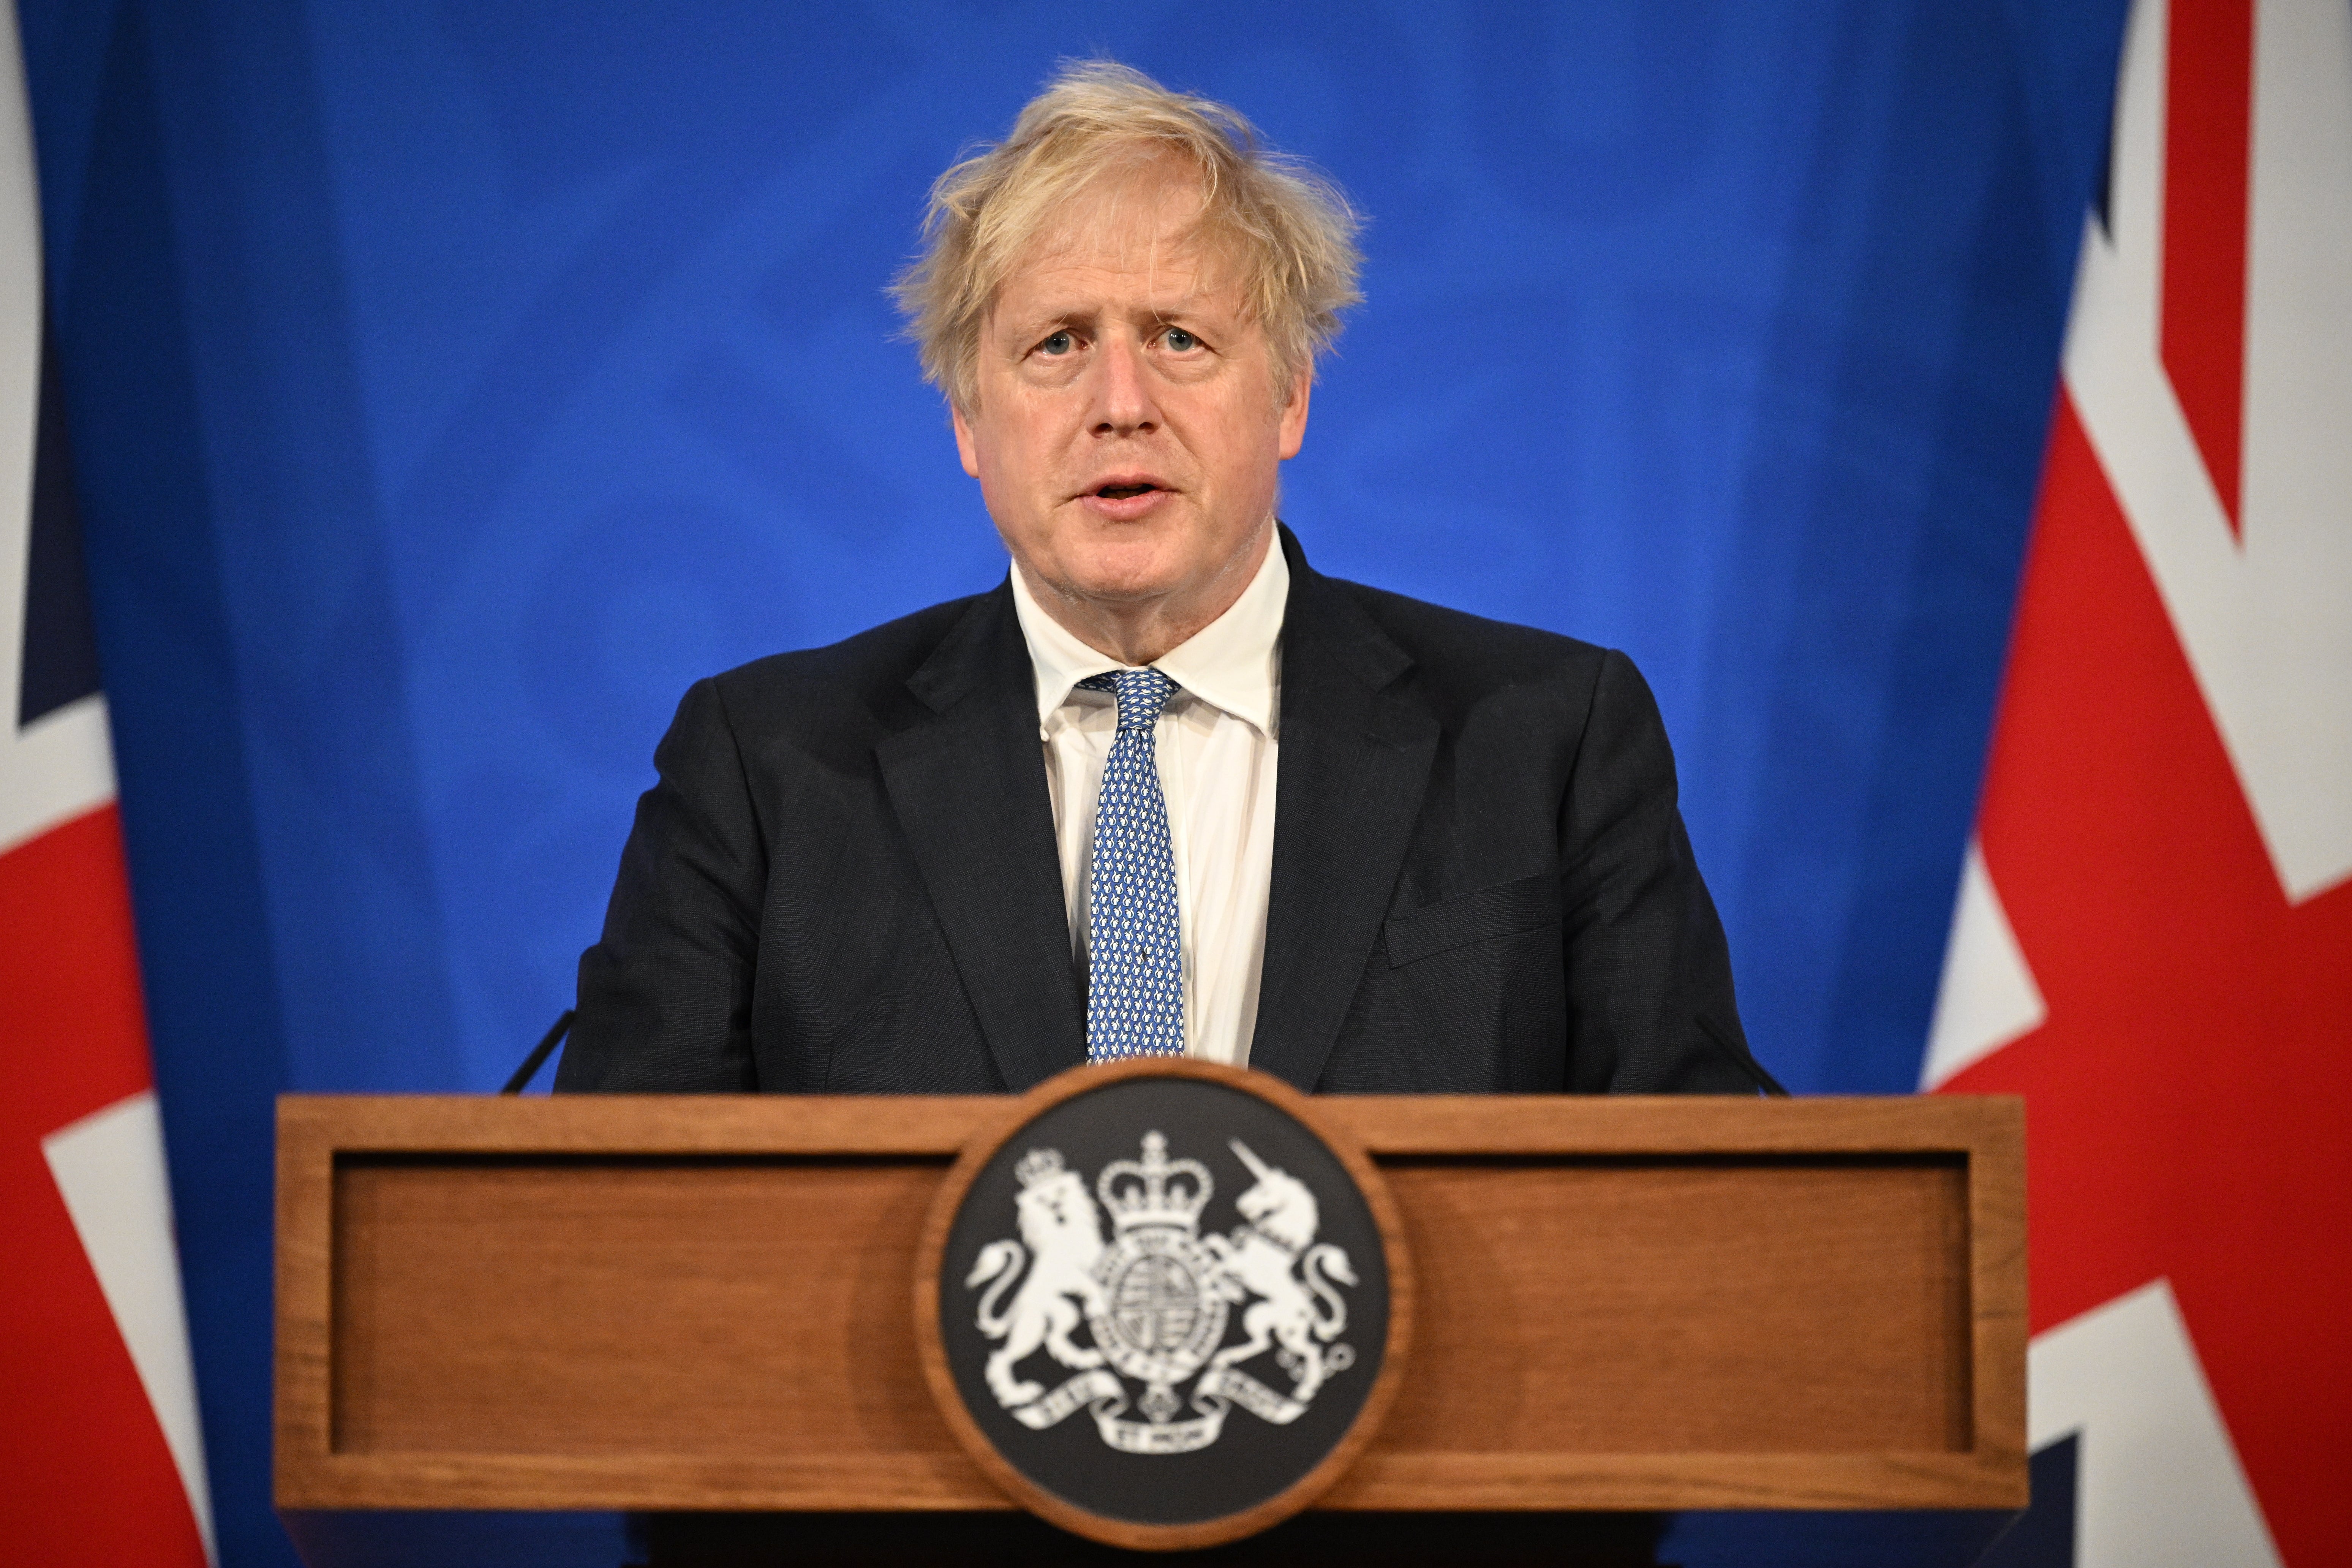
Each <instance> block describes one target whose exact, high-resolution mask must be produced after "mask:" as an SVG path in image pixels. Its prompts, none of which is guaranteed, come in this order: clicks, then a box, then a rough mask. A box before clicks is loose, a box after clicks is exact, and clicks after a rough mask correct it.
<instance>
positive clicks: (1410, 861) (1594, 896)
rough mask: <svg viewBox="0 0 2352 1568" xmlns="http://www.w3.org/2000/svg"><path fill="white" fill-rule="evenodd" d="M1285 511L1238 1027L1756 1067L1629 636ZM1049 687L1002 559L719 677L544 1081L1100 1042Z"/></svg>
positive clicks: (1032, 1071) (1039, 1064)
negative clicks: (1378, 581)
mask: <svg viewBox="0 0 2352 1568" xmlns="http://www.w3.org/2000/svg"><path fill="white" fill-rule="evenodd" d="M1282 548H1283V549H1284V550H1285V551H1286V552H1287V553H1288V556H1289V564H1290V575H1291V586H1290V599H1289V605H1288V608H1287V610H1286V616H1285V619H1284V624H1283V634H1282V637H1283V652H1282V700H1281V710H1280V720H1279V721H1280V725H1281V752H1280V763H1279V766H1280V770H1281V771H1280V773H1279V775H1278V778H1277V781H1276V812H1277V816H1276V825H1275V837H1274V879H1273V888H1272V892H1271V895H1270V898H1269V901H1268V907H1267V911H1266V939H1265V972H1264V977H1263V980H1262V983H1261V986H1260V1002H1259V1006H1258V1019H1257V1032H1256V1038H1255V1044H1254V1045H1253V1047H1252V1049H1251V1053H1250V1061H1251V1065H1252V1066H1253V1067H1256V1068H1263V1069H1265V1071H1268V1072H1272V1073H1275V1074H1277V1075H1278V1076H1280V1077H1282V1078H1285V1079H1288V1080H1289V1081H1290V1082H1291V1083H1293V1084H1295V1085H1297V1087H1299V1088H1301V1089H1321V1090H1328V1091H1339V1092H1402V1091H1444V1092H1461V1091H1500V1092H1511V1093H1529V1092H1545V1091H1558V1090H1563V1089H1567V1090H1581V1091H1604V1090H1605V1091H1615V1092H1621V1093H1649V1092H1658V1091H1664V1090H1696V1091H1719V1092H1737V1093H1748V1094H1752V1093H1754V1092H1755V1090H1756V1089H1757V1087H1758V1085H1759V1082H1760V1081H1762V1080H1761V1078H1760V1075H1759V1073H1758V1071H1757V1069H1756V1068H1755V1067H1754V1064H1753V1061H1752V1058H1750V1057H1749V1056H1748V1047H1747V1045H1746V1042H1745V1040H1744V1038H1743V1037H1742V1036H1741V1033H1740V1028H1739V1018H1738V1010H1737V1008H1736V1006H1735V1005H1734V1003H1733V1000H1732V987H1731V964H1730V959H1729V956H1728V954H1727V952H1726V950H1725V946H1724V940H1723V929H1722V926H1721V925H1720V923H1719V922H1718V921H1717V918H1716V913H1715V906H1714V903H1713V901H1712V900H1709V899H1708V897H1707V893H1706V885H1705V884H1704V883H1703V882H1701V881H1700V879H1699V874H1698V868H1697V867H1696V865H1694V864H1693V863H1692V859H1691V850H1690V843H1689V840H1688V839H1687V838H1686V837H1685V835H1684V832H1683V825H1682V817H1681V814H1680V812H1679V811H1678V810H1677V808H1676V806H1675V772H1674V757H1673V754H1672V752H1670V751H1669V750H1668V748H1667V744H1666V736H1665V731H1664V727H1663V725H1662V724H1661V723H1660V722H1659V719H1658V712H1657V707H1656V704H1655V703H1654V701H1653V700H1652V699H1651V696H1650V692H1649V689H1648V688H1647V687H1646V686H1644V685H1643V681H1642V678H1641V676H1640V675H1639V674H1638V673H1636V672H1635V670H1634V668H1633V665H1632V663H1630V662H1629V661H1628V660H1627V659H1626V658H1625V657H1624V656H1623V655H1622V654H1618V653H1613V652H1610V651H1608V650H1605V649H1602V648H1598V647H1592V646H1591V645H1590V644H1586V643H1580V642H1577V641H1574V640H1572V639H1570V638H1568V637H1557V636H1554V635H1552V634H1550V633H1549V632H1540V631H1535V630H1531V629H1529V628H1528V627H1525V626H1507V625H1504V624H1502V623H1499V622H1496V621H1487V620H1481V619H1479V618H1477V617H1475V616H1467V615H1464V614H1461V613H1460V612H1458V611H1454V610H1447V609H1441V608H1438V607H1437V606H1435V605H1425V604H1422V603H1419V602H1418V601H1415V600H1412V599H1407V598H1402V597H1400V596H1399V595H1394V594H1385V593H1381V592H1380V591H1379V590H1377V589H1373V588H1366V587H1362V586H1360V585H1358V584H1353V583H1345V582H1340V581H1339V580H1337V579H1334V578H1328V577H1324V576H1321V575H1319V574H1317V573H1315V572H1314V571H1312V570H1310V569H1309V568H1308V567H1307V562H1306V560H1305V558H1304V557H1303V556H1302V555H1301V554H1300V552H1299V550H1298V543H1297V540H1296V539H1294V538H1292V537H1291V535H1290V533H1289V531H1288V530H1287V529H1286V530H1284V531H1283V534H1282ZM655 761H656V766H657V767H658V769H659V772H660V782H659V783H657V784H656V785H655V786H654V787H653V788H652V789H651V790H649V791H647V792H646V795H645V796H644V798H643V799H642V800H640V801H639V802H638V805H637V818H636V826H635V830H634V831H633V832H632V833H631V834H630V836H629V842H628V847H627V848H626V849H625V851H623V854H622V858H621V872H620V879H619V881H618V883H617V884H616V885H615V887H614V889H613V901H612V906H611V909H610V911H609V912H608V913H607V915H606V916H605V921H604V939H603V940H602V941H601V942H598V943H597V944H596V945H595V946H594V947H592V948H590V949H589V950H588V952H586V953H585V954H584V955H583V957H582V959H581V961H580V1002H579V1019H578V1022H577V1023H576V1024H575V1025H574V1026H573V1029H572V1042H571V1045H570V1047H569V1048H568V1050H567V1051H566V1053H565V1055H564V1058H563V1063H562V1069H561V1071H560V1072H559V1073H558V1075H557V1079H556V1087H557V1088H558V1089H609V1090H687V1091H695V1090H725V1089H770V1090H777V1091H784V1092H793V1093H805V1092H814V1091H817V1090H845V1091H861V1092H895V1093H972V1092H985V1091H990V1090H1003V1089H1026V1088H1027V1087H1029V1086H1030V1085H1031V1084H1034V1083H1035V1082H1037V1081H1038V1080H1040V1079H1044V1078H1046V1077H1048V1076H1050V1075H1051V1074H1053V1073H1055V1072H1058V1071H1060V1070H1061V1069H1062V1068H1067V1067H1073V1066H1076V1064H1077V1063H1079V1062H1081V1061H1083V1060H1084V1059H1085V1058H1086V1006H1085V1002H1084V998H1083V997H1082V995H1081V994H1080V990H1079V985H1078V982H1077V979H1076V971H1075V968H1074V965H1073V963H1072V962H1071V955H1070V937H1069V925H1068V921H1067V919H1066V913H1065V910H1064V906H1063V900H1062V883H1061V872H1060V866H1059V861H1058V859H1057V858H1056V854H1055V838H1054V824H1053V816H1052V808H1051V805H1050V804H1049V800H1048V796H1047V794H1046V781H1045V764H1044V761H1043V758H1042V754H1041V751H1040V748H1039V744H1038V740H1037V710H1036V700H1035V696H1034V678H1033V676H1032V674H1031V672H1030V664H1029V655H1028V649H1027V647H1026V645H1025V644H1024V642H1023V640H1022V636H1021V627H1020V624H1019V621H1018V619H1017V618H1016V616H1015V615H1014V612H1013V595H1012V590H1011V587H1010V586H1009V584H1008V585H1004V586H1000V587H999V588H997V589H996V591H995V592H993V593H990V594H982V595H979V596H978V597H976V598H971V599H960V600H957V601H955V602H953V603H950V604H945V605H935V606H933V607H932V608H930V609H928V610H923V611H920V612H919V613H918V614H915V615H912V616H907V617H906V618H905V619H903V620H898V621H893V622H891V623H890V624H889V625H887V626H877V627H876V628H874V629H873V630H872V631H869V632H866V633H864V634H862V635H860V636H858V637H852V638H850V639H849V640H848V641H846V642H843V643H837V644H835V646H833V647H824V648H816V649H812V650H810V651H807V652H803V653H788V654H779V655H777V656H776V657H774V658H764V659H761V660H760V661H758V662H757V663H754V664H749V665H745V666H744V667H742V668H740V669H735V670H731V671H730V672H728V673H727V674H725V675H721V676H718V677H716V678H715V679H709V680H704V681H701V682H699V683H698V684H697V685H696V686H695V687H694V689H692V690H690V691H688V693H687V695H686V699H685V700H684V701H683V702H682V703H681V704H680V705H679V707H678V712H677V721H675V722H674V723H673V724H672V725H671V727H670V731H669V734H668V735H667V737H666V738H665V739H664V740H663V742H662V743H661V747H660V749H659V750H658V751H657V752H656V754H655Z"/></svg>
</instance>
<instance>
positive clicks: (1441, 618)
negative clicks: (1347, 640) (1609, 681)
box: [1323, 577, 1624, 695]
mask: <svg viewBox="0 0 2352 1568" xmlns="http://www.w3.org/2000/svg"><path fill="white" fill-rule="evenodd" d="M1323 582H1324V584H1327V585H1328V587H1329V588H1330V589H1331V590H1332V591H1333V592H1334V593H1336V594H1338V595H1340V596H1341V598H1342V599H1343V600H1344V601H1345V602H1347V603H1348V604H1349V605H1353V606H1354V607H1355V608H1356V609H1358V610H1359V611H1360V612H1361V613H1362V614H1363V616H1365V618H1366V619H1367V620H1369V621H1370V623H1371V624H1372V625H1373V626H1376V627H1377V628H1379V630H1380V631H1381V633H1382V634H1383V635H1385V636H1386V637H1388V638H1389V640H1391V642H1393V643H1394V644H1395V645H1396V646H1397V647H1398V648H1399V649H1400V650H1401V651H1402V652H1403V653H1404V654H1405V655H1406V656H1407V657H1409V658H1411V659H1412V662H1413V664H1414V666H1415V667H1416V668H1417V670H1418V671H1419V673H1420V674H1421V676H1422V677H1423V679H1425V680H1429V681H1432V682H1434V683H1435V684H1437V685H1438V686H1440V687H1442V688H1451V689H1458V690H1461V691H1462V692H1463V693H1464V694H1465V695H1467V694H1469V693H1470V692H1471V691H1475V690H1477V689H1494V688H1497V687H1506V686H1518V685H1524V684H1528V683H1529V682H1541V683H1545V684H1553V683H1560V682H1565V683H1567V684H1569V685H1570V686H1572V687H1577V688H1580V689H1585V690H1590V689H1591V686H1592V684H1593V683H1594V682H1595V681H1597V680H1598V679H1600V678H1601V671H1602V668H1603V667H1604V666H1605V665H1607V664H1609V663H1611V662H1612V661H1617V662H1622V661H1623V658H1624V656H1623V655H1622V654H1618V653H1615V652H1613V651H1612V650H1611V649H1609V648H1605V647H1601V646H1600V645H1599V644H1597V643H1590V642H1586V641H1584V640H1583V639H1581V638H1580V637H1569V636H1566V635H1565V634H1563V633H1560V632H1553V631H1546V630H1544V629H1543V628H1542V627H1540V626H1521V625H1519V624H1517V623H1516V622H1512V621H1498V620H1494V619H1490V618H1489V617H1487V616H1477V615H1473V614H1471V613H1470V612H1469V611H1467V610H1457V609H1454V608H1452V607H1450V606H1448V605H1435V604H1432V603H1430V602H1429V601H1428V600H1426V599H1415V598H1412V597H1410V596H1408V595H1403V594H1397V593H1391V591H1389V590H1388V589H1385V588H1375V587H1371V586H1370V585H1368V584H1362V583H1351V582H1349V581H1348V580H1346V579H1345V578H1340V577H1326V578H1324V579H1323Z"/></svg>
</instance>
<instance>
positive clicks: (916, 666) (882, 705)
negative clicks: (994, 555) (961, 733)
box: [709, 588, 1003, 725]
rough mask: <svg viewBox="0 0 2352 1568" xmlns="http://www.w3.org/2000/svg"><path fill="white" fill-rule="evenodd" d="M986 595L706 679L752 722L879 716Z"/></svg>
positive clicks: (902, 698)
mask: <svg viewBox="0 0 2352 1568" xmlns="http://www.w3.org/2000/svg"><path fill="white" fill-rule="evenodd" d="M992 592H993V593H1002V592H1003V589H1001V588H1000V589H996V590H993V591H992ZM991 597H992V594H973V595H968V596H966V597H964V598H961V599H949V600H947V601H945V602H943V603H941V604H937V605H929V607H927V608H924V609H920V610H917V611H915V612H914V613H913V614H912V615H907V616H899V617H898V619H897V620H893V621H885V622H884V623H883V624H882V625H880V626H871V627H868V628H867V629H866V630H865V631H862V632H859V633H857V634H856V636H854V637H845V638H843V639H842V640H841V641H839V642H836V643H828V644H826V645H825V646H824V647H810V648H796V649H793V651H791V652H789V653H774V654H770V655H768V656H767V657H766V658H755V659H753V660H751V662H750V663H749V664H740V665H737V666H736V667H735V668H732V669H730V670H726V671H723V672H722V673H720V674H719V675H715V676H713V677H711V678H710V681H709V684H710V685H711V686H712V687H713V688H715V689H716V691H717V694H718V696H719V700H720V701H721V702H722V703H723V704H724V705H725V706H726V708H727V710H728V711H729V713H730V716H733V717H734V718H736V719H737V720H738V721H749V722H751V723H752V724H755V725H756V724H759V723H761V722H762V721H784V720H787V719H797V720H798V721H800V722H802V723H806V722H808V721H817V722H820V723H822V722H824V721H826V720H827V719H836V720H839V719H848V718H850V717H851V716H853V715H857V716H869V717H877V718H878V717H882V716H885V715H887V714H888V713H890V712H892V711H893V710H897V709H898V708H899V707H900V706H902V705H903V704H905V703H906V702H908V700H911V699H910V696H909V693H908V684H907V683H908V681H909V680H910V679H913V678H914V676H915V674H916V672H917V671H919V670H920V669H921V668H923V667H924V666H925V665H926V664H928V663H929V661H930V659H931V658H932V656H933V655H935V654H936V653H938V652H939V650H940V645H941V644H943V643H945V642H946V641H947V640H948V639H949V637H950V636H951V635H953V634H954V633H955V631H956V630H957V628H959V627H960V626H962V625H963V624H964V622H965V621H966V620H967V619H968V618H969V617H970V616H971V614H972V613H973V612H974V611H975V610H977V609H980V608H981V607H982V606H983V605H986V604H987V602H988V601H989V599H990V598H991Z"/></svg>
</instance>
